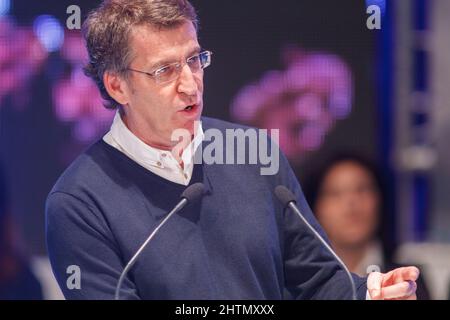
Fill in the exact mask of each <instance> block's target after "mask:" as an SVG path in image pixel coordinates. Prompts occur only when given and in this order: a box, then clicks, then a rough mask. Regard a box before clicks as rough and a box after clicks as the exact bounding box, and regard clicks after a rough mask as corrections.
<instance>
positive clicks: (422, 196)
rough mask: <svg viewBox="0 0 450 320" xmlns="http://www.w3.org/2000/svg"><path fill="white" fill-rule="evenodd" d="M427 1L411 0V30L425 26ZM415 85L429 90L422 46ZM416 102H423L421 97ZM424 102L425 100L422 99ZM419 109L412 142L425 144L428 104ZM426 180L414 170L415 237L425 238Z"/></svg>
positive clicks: (417, 53) (417, 51)
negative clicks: (412, 7)
mask: <svg viewBox="0 0 450 320" xmlns="http://www.w3.org/2000/svg"><path fill="white" fill-rule="evenodd" d="M428 4H429V3H427V1H426V0H415V1H414V11H413V14H414V17H413V18H414V19H413V21H414V26H413V27H414V30H415V31H416V32H417V31H419V32H420V31H426V30H427V22H428V21H427V13H428V10H427V8H428V7H427V5H428ZM413 57H414V64H413V66H414V88H412V89H413V90H414V91H415V92H423V93H426V92H427V91H428V72H427V71H428V64H427V62H428V60H427V58H428V56H427V52H426V50H425V49H424V48H422V47H420V46H418V47H417V48H415V49H414V56H413ZM419 103H423V101H420V102H419ZM425 103H426V102H425ZM420 107H422V108H425V109H422V108H419V109H418V110H413V112H412V113H411V119H410V121H411V126H412V127H413V128H414V130H413V133H414V136H413V137H412V138H413V143H414V144H415V145H426V144H427V142H428V140H427V134H428V132H426V131H425V132H424V130H426V128H427V124H428V121H429V117H428V113H429V110H426V109H427V108H426V107H427V106H420ZM428 192H429V181H428V177H427V175H426V173H425V172H415V173H414V177H413V193H412V197H413V199H412V201H413V210H414V240H415V241H423V240H425V235H426V227H427V223H426V222H427V211H428V209H429V205H428V204H429V194H428Z"/></svg>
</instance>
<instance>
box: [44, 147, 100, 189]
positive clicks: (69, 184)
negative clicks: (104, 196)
mask: <svg viewBox="0 0 450 320" xmlns="http://www.w3.org/2000/svg"><path fill="white" fill-rule="evenodd" d="M106 159H107V156H106V152H105V147H104V143H103V142H102V141H101V140H99V141H97V142H95V143H94V144H92V145H91V146H89V147H88V148H87V149H86V150H85V151H84V152H83V153H81V154H80V155H79V156H78V157H77V158H76V159H75V160H74V161H73V162H72V163H71V164H70V165H69V166H68V167H67V168H66V169H65V170H64V172H63V173H62V174H61V175H60V177H59V178H58V180H57V181H56V183H55V185H54V186H53V188H52V190H51V191H50V194H52V193H54V192H65V193H71V194H72V193H75V192H76V190H78V189H80V188H83V186H85V185H88V184H92V183H97V182H98V180H99V179H100V178H101V176H102V175H105V169H104V167H105V166H106V165H107V163H108V161H105V160H106Z"/></svg>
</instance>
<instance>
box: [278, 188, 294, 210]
mask: <svg viewBox="0 0 450 320" xmlns="http://www.w3.org/2000/svg"><path fill="white" fill-rule="evenodd" d="M275 195H276V196H277V198H278V200H280V201H281V203H282V204H283V208H286V207H287V206H288V204H289V203H290V202H296V201H295V196H294V194H293V193H292V192H291V190H289V189H288V188H286V187H285V186H283V185H279V186H277V187H276V188H275Z"/></svg>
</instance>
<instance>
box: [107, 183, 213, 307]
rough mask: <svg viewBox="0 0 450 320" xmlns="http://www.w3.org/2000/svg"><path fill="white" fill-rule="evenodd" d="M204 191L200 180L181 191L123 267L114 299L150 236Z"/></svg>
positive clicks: (117, 296)
mask: <svg viewBox="0 0 450 320" xmlns="http://www.w3.org/2000/svg"><path fill="white" fill-rule="evenodd" d="M204 192H205V186H204V185H203V183H201V182H197V183H194V184H192V185H190V186H189V187H187V188H186V189H185V190H184V191H183V193H182V194H181V200H180V201H179V202H178V203H177V205H176V206H175V207H174V208H173V209H172V211H170V212H169V214H168V215H167V216H166V217H165V218H164V220H163V221H161V223H160V224H159V225H158V226H157V227H156V228H155V230H153V232H152V233H151V234H150V235H149V236H148V238H147V240H145V242H144V243H143V244H142V245H141V246H140V247H139V249H138V250H137V251H136V253H135V254H134V256H133V257H132V258H131V259H130V261H129V262H128V263H127V265H126V266H125V268H124V269H123V271H122V273H121V274H120V277H119V281H118V282H117V286H116V292H115V295H114V299H115V300H119V297H120V288H121V287H122V283H123V280H124V279H125V276H126V275H127V273H128V271H130V269H131V268H132V267H133V265H134V263H135V262H136V260H137V258H138V257H139V255H140V254H141V253H142V251H143V250H144V249H145V247H146V246H147V245H148V244H149V242H150V240H152V238H153V237H154V236H155V234H156V233H157V232H158V230H159V229H160V228H161V227H162V226H163V225H164V224H165V223H166V221H167V220H169V219H170V217H171V216H173V215H174V214H175V213H177V212H178V211H180V210H181V209H183V208H184V207H185V206H186V205H187V204H190V203H194V202H196V201H198V200H200V198H201V197H202V196H203V194H204Z"/></svg>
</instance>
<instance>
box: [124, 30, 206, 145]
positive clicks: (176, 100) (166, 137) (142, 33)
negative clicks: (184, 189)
mask: <svg viewBox="0 0 450 320" xmlns="http://www.w3.org/2000/svg"><path fill="white" fill-rule="evenodd" d="M130 45H131V49H132V51H133V53H134V59H133V60H132V62H131V63H130V66H129V67H130V68H132V69H135V70H141V71H145V72H153V71H155V70H156V69H158V68H160V67H162V66H164V65H167V64H169V63H173V62H181V63H182V64H183V65H184V66H183V67H182V70H181V74H180V76H179V77H178V78H177V79H175V80H173V81H171V82H168V83H163V84H160V83H157V82H156V81H155V79H154V78H152V77H150V76H148V75H146V74H142V73H137V72H131V71H130V73H129V77H128V80H127V81H126V83H127V90H126V92H127V100H128V103H127V104H126V106H125V117H124V121H125V123H126V124H127V126H128V128H129V129H130V130H131V131H132V132H133V133H134V134H135V135H137V136H138V137H139V138H140V139H141V140H143V141H144V142H146V143H147V144H150V145H152V146H154V147H159V148H166V149H167V148H170V147H172V146H173V145H174V144H175V142H172V141H171V136H172V133H173V131H174V130H176V129H187V130H189V131H190V133H191V134H193V133H194V122H195V121H196V120H199V119H200V116H201V113H202V110H203V70H200V71H198V72H196V73H192V71H191V70H190V68H189V66H188V65H186V64H185V61H186V59H187V58H189V57H191V56H193V55H195V54H197V53H199V52H200V45H199V43H198V40H197V32H196V30H195V28H194V26H193V24H192V23H191V22H185V23H183V24H181V25H179V26H177V27H174V28H170V29H157V28H154V27H151V26H139V27H136V28H135V29H134V30H133V31H132V34H131V38H130ZM186 108H187V109H186Z"/></svg>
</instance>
